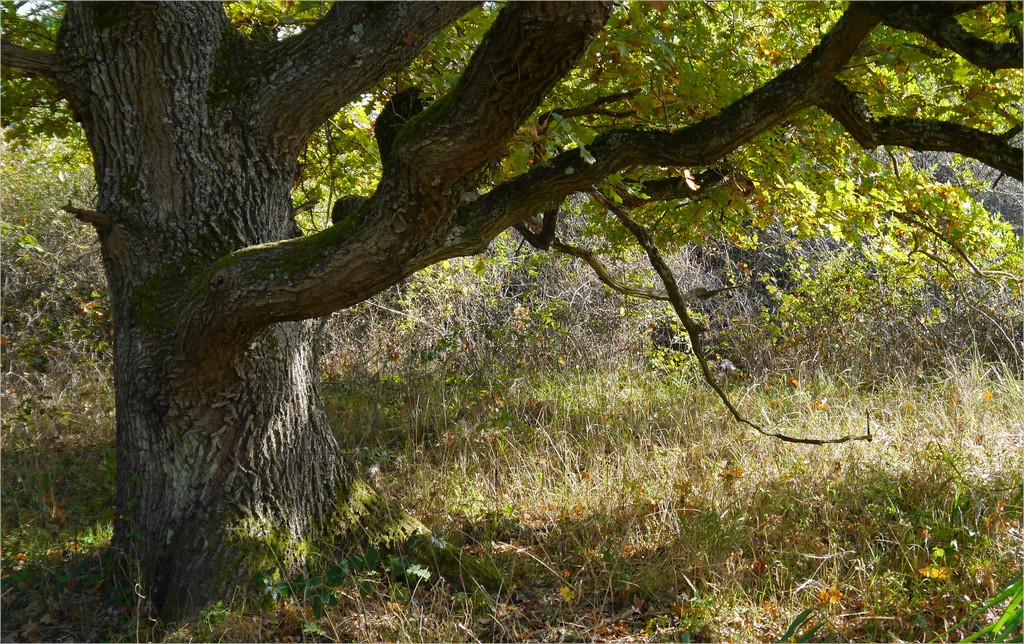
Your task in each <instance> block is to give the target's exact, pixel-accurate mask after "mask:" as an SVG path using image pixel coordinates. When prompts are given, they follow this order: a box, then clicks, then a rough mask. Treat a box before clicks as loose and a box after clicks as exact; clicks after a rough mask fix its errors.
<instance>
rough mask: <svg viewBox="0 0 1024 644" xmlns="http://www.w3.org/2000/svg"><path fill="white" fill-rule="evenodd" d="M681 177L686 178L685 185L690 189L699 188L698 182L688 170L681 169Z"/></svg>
mask: <svg viewBox="0 0 1024 644" xmlns="http://www.w3.org/2000/svg"><path fill="white" fill-rule="evenodd" d="M683 179H685V180H686V185H687V187H688V188H689V189H690V190H694V191H697V190H700V184H698V183H697V181H696V180H695V179H694V178H693V175H692V174H691V173H690V171H689V170H683Z"/></svg>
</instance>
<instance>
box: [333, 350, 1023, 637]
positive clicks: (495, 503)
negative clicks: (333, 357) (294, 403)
mask: <svg viewBox="0 0 1024 644" xmlns="http://www.w3.org/2000/svg"><path fill="white" fill-rule="evenodd" d="M993 375H995V374H993V373H987V374H986V373H982V370H981V369H976V370H974V371H970V370H968V371H967V372H960V373H957V374H956V375H950V376H949V377H947V378H945V379H942V380H935V381H933V382H929V383H921V384H917V385H911V384H909V383H906V382H904V381H901V380H899V379H896V380H894V381H892V382H890V383H886V384H885V385H882V386H877V387H876V389H875V390H874V391H861V390H859V389H858V388H857V387H856V386H853V385H849V384H846V383H842V382H841V381H836V380H834V379H829V378H827V377H826V376H824V375H821V374H819V375H817V377H813V378H807V377H803V378H799V379H798V378H794V377H793V376H798V377H799V374H793V376H789V377H781V376H780V377H778V384H777V385H745V384H743V383H737V384H736V386H735V387H734V395H736V396H737V397H738V398H741V399H742V400H743V403H744V406H745V408H746V409H747V410H748V411H749V412H751V413H753V414H754V415H758V414H760V415H763V416H765V417H767V418H772V419H776V420H781V421H782V423H783V424H784V426H785V427H786V428H787V430H788V431H789V432H790V433H796V434H802V435H805V436H838V435H841V434H848V433H857V434H860V433H863V431H864V428H865V424H866V422H867V419H868V417H869V416H870V418H871V419H872V420H871V422H872V431H873V434H874V436H875V440H874V441H873V442H871V443H852V444H845V445H837V446H824V447H803V446H792V445H787V444H782V443H778V442H774V441H770V440H767V439H764V438H762V437H760V436H758V435H755V434H751V433H748V432H745V431H744V430H742V429H739V428H738V426H737V425H735V424H734V423H731V422H730V421H729V419H728V418H727V417H726V415H725V413H724V410H723V409H722V408H721V407H720V406H719V405H718V404H717V402H716V400H715V399H714V398H713V396H712V395H710V393H709V391H708V390H707V389H706V388H704V387H702V386H700V385H699V384H697V383H694V382H693V381H692V379H691V378H690V377H689V376H687V375H685V374H679V375H671V376H659V375H658V374H642V373H639V372H637V371H634V370H632V369H622V370H619V371H613V372H608V373H594V372H583V371H572V372H559V373H535V374H529V375H508V376H507V377H505V378H500V377H498V376H494V375H492V376H491V377H490V378H477V379H475V380H474V382H460V381H457V380H455V379H452V380H454V382H443V383H442V382H440V381H439V380H438V379H434V378H425V379H423V380H422V381H419V380H414V379H405V380H402V381H401V382H397V381H398V380H399V379H397V378H394V377H391V378H390V379H389V378H387V377H385V378H383V379H380V380H378V381H377V382H369V381H368V382H363V383H355V384H353V383H349V385H348V386H347V387H339V388H338V389H336V390H335V395H336V396H337V398H336V400H338V401H339V402H338V404H339V405H340V407H342V408H344V410H345V411H344V412H343V413H342V414H341V415H340V417H339V425H340V426H341V427H342V428H343V429H342V431H344V432H346V433H351V434H353V435H354V436H355V437H356V443H357V447H356V448H354V449H353V457H355V458H357V459H359V460H360V461H361V462H362V463H363V464H364V465H365V466H366V468H367V469H366V471H367V472H368V473H369V474H370V475H371V476H374V477H375V480H376V481H377V483H378V485H380V486H381V487H383V488H384V489H386V490H388V491H389V492H390V493H391V494H393V495H394V496H395V497H396V498H399V499H402V500H403V502H405V503H406V506H407V508H408V509H409V510H410V511H412V512H413V513H415V514H416V515H418V516H419V517H421V518H422V519H423V521H424V522H425V523H426V524H427V525H428V526H429V527H431V529H433V530H434V531H435V532H436V533H438V534H441V535H444V536H445V537H446V538H449V539H452V540H455V541H456V542H458V543H460V544H461V545H462V546H463V547H465V548H468V549H469V550H471V551H473V552H475V553H477V554H478V555H480V556H483V557H487V558H490V559H492V560H493V561H494V563H495V564H496V565H497V566H498V567H499V568H500V569H502V570H504V571H505V572H506V573H508V575H509V578H510V580H511V584H512V586H513V588H512V591H511V592H510V594H509V595H508V597H506V598H504V599H503V601H502V602H501V603H500V604H499V605H498V609H497V610H496V611H495V612H494V613H493V614H491V615H489V616H488V617H489V619H491V620H493V623H491V624H490V626H489V628H490V629H491V630H485V631H482V632H481V631H480V630H479V629H477V630H475V631H473V632H474V634H475V636H476V637H478V638H480V639H498V640H520V639H543V640H549V639H564V638H565V637H570V638H572V639H585V640H592V639H605V638H612V639H615V638H618V637H620V636H622V637H641V638H650V637H653V638H655V639H659V638H666V637H667V638H673V637H678V636H681V635H682V634H683V633H690V635H691V637H695V638H697V639H714V640H721V639H725V640H750V639H757V640H764V639H770V638H772V637H778V636H779V635H781V633H782V632H783V631H784V630H785V627H786V625H787V623H788V621H789V620H790V619H791V618H792V617H793V616H794V615H795V614H796V613H797V612H799V611H800V610H801V609H802V608H804V607H806V606H811V605H820V606H821V607H822V613H821V614H822V617H823V618H827V620H828V626H827V629H829V630H827V632H828V633H829V635H827V636H826V638H839V639H852V640H869V641H870V640H878V639H891V638H893V637H898V638H901V639H911V640H919V639H924V638H928V637H934V636H935V635H937V634H939V633H941V632H942V631H943V630H945V628H947V627H949V626H952V625H953V624H954V623H955V622H956V621H958V620H959V619H960V618H962V617H963V616H965V615H966V614H969V613H970V609H971V608H972V606H973V605H976V604H977V603H978V602H980V601H981V600H983V599H984V598H985V597H987V596H989V595H991V594H994V591H995V590H996V586H997V585H998V584H999V583H1001V582H1003V581H1005V580H1006V579H1007V578H1008V577H1009V576H1010V575H1011V574H1012V573H1013V572H1015V571H1016V570H1017V569H1019V561H1020V558H1021V555H1022V549H1021V545H1022V544H1021V532H1020V516H1021V474H1020V471H1021V464H1022V457H1024V449H1022V443H1021V440H1022V439H1021V434H1022V432H1021V429H1022V427H1024V413H1022V409H1024V383H1021V382H1020V381H1019V380H1013V379H1011V378H1007V377H999V378H993V377H992V376H993ZM789 378H793V380H796V381H797V382H798V384H797V386H795V387H794V386H793V385H792V384H790V382H789ZM801 380H802V381H803V382H801ZM371 389H372V390H375V391H377V392H378V395H379V396H380V399H378V401H377V404H375V405H373V406H371V407H364V406H361V405H360V404H359V400H358V397H357V395H356V394H357V392H358V391H360V390H371ZM366 428H375V429H374V430H373V431H369V432H367V431H365V429H366ZM381 428H383V429H384V431H383V432H381V431H379V430H380V429H381ZM922 570H924V571H925V572H922ZM929 574H931V575H932V576H934V577H939V578H931V577H929ZM541 608H542V609H543V610H541ZM611 618H617V619H614V620H611V621H610V622H609V620H610V619H611ZM466 627H467V628H470V627H471V625H469V624H467V625H466ZM620 628H624V629H625V630H624V631H623V632H619V631H618V630H617V629H620ZM471 630H472V629H471ZM418 632H419V635H416V636H413V637H412V638H413V639H432V635H433V634H432V633H431V632H430V631H428V632H426V633H424V632H422V631H418ZM963 634H966V633H961V635H963ZM362 635H365V636H366V637H368V638H369V639H387V638H388V636H387V634H386V633H380V634H378V635H376V636H375V635H374V634H373V633H372V632H364V633H362ZM436 637H437V638H441V633H440V632H438V633H437V634H436ZM467 637H468V636H467ZM403 639H404V637H403ZM457 639H463V638H462V637H457Z"/></svg>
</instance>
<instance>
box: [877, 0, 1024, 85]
mask: <svg viewBox="0 0 1024 644" xmlns="http://www.w3.org/2000/svg"><path fill="white" fill-rule="evenodd" d="M866 4H867V5H868V6H869V7H870V8H871V11H873V12H875V14H876V15H878V16H879V17H880V18H881V19H882V22H883V23H885V24H886V25H887V26H889V27H893V28H895V29H901V30H903V31H913V32H916V33H919V34H921V35H922V36H925V37H926V38H928V39H929V40H932V41H934V42H935V43H936V44H938V45H940V46H942V47H945V48H946V49H951V50H953V51H955V52H956V53H958V54H960V55H961V56H963V57H964V59H966V60H968V61H970V62H971V63H973V64H975V65H977V66H978V67H982V68H984V69H991V70H995V69H1021V67H1024V47H1022V45H1021V43H1020V42H1016V43H998V42H992V41H990V40H985V39H984V38H980V37H978V36H975V35H974V34H972V33H970V32H968V31H967V30H966V29H964V28H963V26H962V25H961V24H960V23H959V22H957V21H956V19H955V18H954V17H953V16H952V14H951V12H950V8H949V7H946V6H944V5H946V4H947V3H943V2H869V3H866ZM968 8H971V7H968Z"/></svg>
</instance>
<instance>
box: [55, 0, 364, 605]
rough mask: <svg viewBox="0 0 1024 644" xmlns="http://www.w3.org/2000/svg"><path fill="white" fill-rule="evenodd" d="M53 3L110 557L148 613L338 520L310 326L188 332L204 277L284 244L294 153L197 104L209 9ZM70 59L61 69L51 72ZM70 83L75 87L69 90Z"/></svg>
mask: <svg viewBox="0 0 1024 644" xmlns="http://www.w3.org/2000/svg"><path fill="white" fill-rule="evenodd" d="M168 9H170V7H167V6H165V5H161V4H159V3H154V4H150V5H142V6H132V7H131V10H128V7H127V6H114V7H109V6H102V5H95V6H94V5H88V4H81V5H79V4H69V7H68V12H67V17H66V19H65V23H64V26H63V30H62V35H61V37H62V43H61V45H62V46H61V51H65V52H67V51H72V52H74V55H75V58H74V61H75V62H74V63H73V64H77V65H79V66H80V67H79V68H77V69H76V70H75V72H74V73H76V74H77V75H78V76H77V78H76V79H75V82H74V83H73V84H71V85H69V86H68V87H67V88H66V90H65V93H66V94H67V95H68V96H70V98H71V103H72V107H73V108H74V111H75V114H76V116H77V117H78V118H79V119H80V120H81V121H82V123H83V126H84V128H85V130H86V133H87V136H88V138H89V142H90V145H91V147H92V149H93V152H94V158H95V170H96V177H97V183H98V189H99V199H98V205H97V212H98V213H99V216H98V217H99V219H101V220H104V221H102V222H101V225H99V226H97V227H98V229H99V231H100V237H101V243H102V248H103V256H104V261H105V265H106V271H107V278H108V282H109V286H110V292H111V301H112V308H113V321H114V326H115V369H114V372H115V384H116V391H117V396H116V406H117V410H116V411H117V414H116V416H117V493H116V509H117V519H116V522H115V529H114V541H113V545H114V547H115V548H116V549H117V550H118V551H119V553H121V554H122V555H123V556H124V558H125V561H126V563H127V572H128V573H129V574H137V575H139V576H140V577H141V581H142V583H143V587H144V588H146V589H147V592H149V593H151V594H152V599H153V600H154V603H155V604H156V606H157V607H158V608H160V609H161V610H162V611H163V612H164V613H165V614H171V615H174V614H182V613H184V612H189V611H191V610H195V609H197V608H198V607H201V606H202V605H203V604H204V603H205V602H206V601H207V600H209V599H213V598H226V597H230V596H231V595H232V594H233V591H234V590H235V589H236V588H238V587H242V588H245V587H246V586H247V584H248V582H249V581H250V579H251V577H252V575H253V574H254V573H255V572H257V571H259V570H261V569H266V568H270V567H278V568H281V567H283V568H285V569H287V568H290V567H293V566H294V565H295V564H297V563H299V562H300V560H301V559H302V558H303V556H304V555H305V554H306V553H308V552H309V551H310V549H311V548H312V547H314V546H316V547H320V546H322V545H324V542H325V540H327V541H329V540H330V539H331V538H332V535H333V534H335V533H336V532H338V531H339V530H340V528H342V527H343V526H340V525H339V524H338V521H339V520H341V519H342V518H345V517H349V518H351V508H349V507H348V498H347V494H348V490H349V484H348V480H347V477H346V468H345V465H344V463H343V462H342V460H341V459H340V458H339V452H338V446H337V443H336V440H335V438H334V436H333V434H332V433H331V431H330V429H329V427H328V426H327V423H326V422H325V417H324V415H323V413H322V411H321V403H320V393H319V386H318V372H317V369H318V357H317V346H318V345H317V342H318V337H317V335H318V327H319V323H318V322H317V321H315V320H313V321H303V322H285V323H280V324H276V325H273V326H271V327H269V328H267V329H265V330H263V331H261V332H258V333H255V334H254V333H252V332H251V331H246V334H245V335H244V336H242V335H240V336H239V337H237V338H232V337H225V336H224V335H223V334H221V335H219V336H218V338H217V340H216V341H215V342H213V341H210V340H209V339H208V338H207V339H204V338H206V336H205V335H204V334H203V333H202V330H203V327H204V322H205V320H207V319H208V318H209V315H210V311H209V310H208V309H209V306H210V304H209V302H208V299H209V298H208V297H206V292H207V290H208V286H207V283H206V282H207V281H208V279H209V277H208V274H207V273H206V272H205V271H206V269H207V267H208V266H209V265H210V264H212V263H213V262H214V261H215V260H217V259H218V258H220V257H222V256H223V255H224V254H226V253H228V252H230V251H232V250H235V249H238V248H242V247H246V246H251V245H253V244H259V243H265V242H272V241H276V240H280V239H286V238H289V237H292V236H294V235H295V234H296V229H295V224H294V222H293V221H292V220H291V218H290V210H291V200H290V189H291V185H292V182H293V178H294V176H295V164H294V160H293V159H290V158H288V156H287V155H281V154H279V153H276V151H277V147H276V146H275V145H274V144H273V142H272V141H270V140H267V138H266V135H261V134H260V133H259V132H257V131H255V128H253V127H250V125H249V124H250V123H251V120H250V119H248V118H247V115H245V114H243V113H238V112H237V111H233V110H232V109H221V110H218V109H217V108H216V106H215V105H212V104H210V103H208V100H209V99H210V96H211V85H210V82H211V81H210V77H211V74H212V69H213V67H214V66H215V65H216V64H217V52H218V50H219V49H220V47H221V43H220V38H221V37H222V34H223V33H224V32H225V30H224V29H223V27H224V16H223V12H222V10H221V8H220V6H219V4H216V3H212V4H211V3H202V4H197V5H191V6H190V7H189V8H187V9H185V10H182V8H181V7H173V11H169V10H168ZM70 64H72V63H70V62H69V65H70ZM82 88H87V91H83V89H82Z"/></svg>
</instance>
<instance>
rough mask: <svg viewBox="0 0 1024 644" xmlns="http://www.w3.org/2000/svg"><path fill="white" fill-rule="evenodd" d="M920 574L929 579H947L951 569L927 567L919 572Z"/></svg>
mask: <svg viewBox="0 0 1024 644" xmlns="http://www.w3.org/2000/svg"><path fill="white" fill-rule="evenodd" d="M918 572H919V573H921V574H922V575H924V576H925V577H927V578H928V579H946V578H947V577H949V568H947V567H946V566H936V565H935V564H932V565H930V566H925V567H924V568H921V569H920V570H918Z"/></svg>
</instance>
